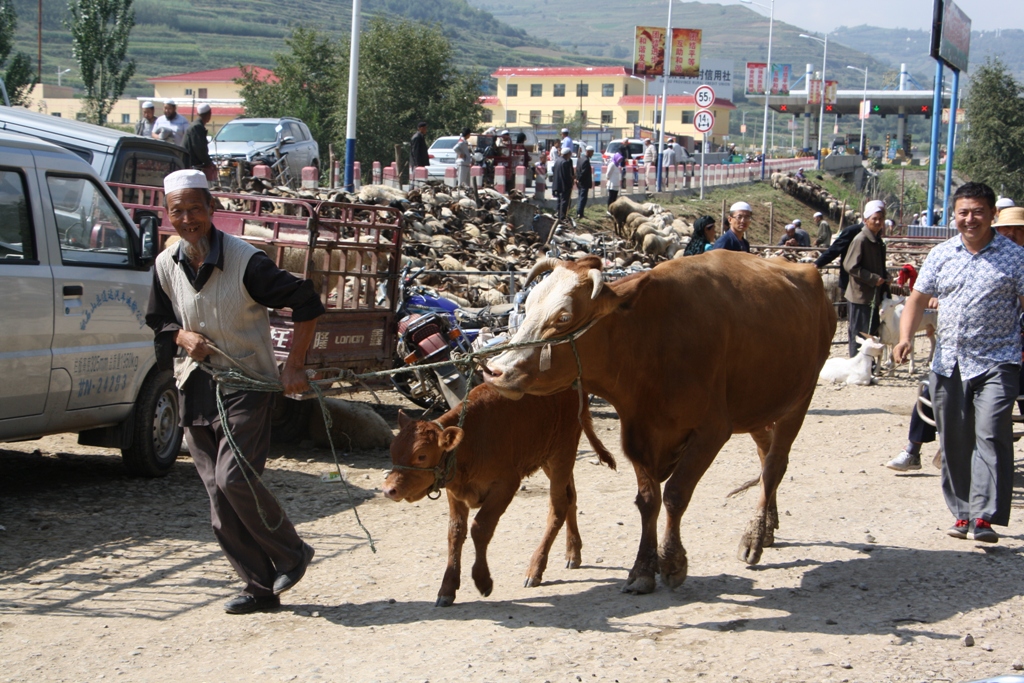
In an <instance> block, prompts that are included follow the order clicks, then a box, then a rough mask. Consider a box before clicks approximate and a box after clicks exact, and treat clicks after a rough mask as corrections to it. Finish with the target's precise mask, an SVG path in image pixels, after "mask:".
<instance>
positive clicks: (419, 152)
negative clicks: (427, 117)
mask: <svg viewBox="0 0 1024 683" xmlns="http://www.w3.org/2000/svg"><path fill="white" fill-rule="evenodd" d="M429 165H430V153H429V152H427V122H426V121H420V122H419V123H418V124H416V132H415V133H413V136H412V141H411V142H410V143H409V177H410V178H412V175H413V170H414V169H416V168H419V167H420V166H422V167H424V168H426V167H427V166H429Z"/></svg>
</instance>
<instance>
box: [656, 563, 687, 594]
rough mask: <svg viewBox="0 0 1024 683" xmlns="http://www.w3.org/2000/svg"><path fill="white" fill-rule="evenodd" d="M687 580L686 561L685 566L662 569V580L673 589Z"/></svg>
mask: <svg viewBox="0 0 1024 683" xmlns="http://www.w3.org/2000/svg"><path fill="white" fill-rule="evenodd" d="M684 581H686V562H683V566H682V567H680V568H679V569H676V570H675V571H668V572H666V571H664V570H663V571H662V572H661V582H662V583H663V584H665V585H666V586H668V587H669V589H671V590H675V589H676V588H679V587H680V586H682V585H683V582H684Z"/></svg>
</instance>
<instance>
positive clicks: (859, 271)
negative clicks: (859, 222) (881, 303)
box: [843, 226, 886, 304]
mask: <svg viewBox="0 0 1024 683" xmlns="http://www.w3.org/2000/svg"><path fill="white" fill-rule="evenodd" d="M843 268H844V269H845V270H846V271H847V272H848V273H849V274H850V282H849V283H848V284H847V286H846V290H845V292H846V300H847V301H849V302H851V303H855V304H870V303H871V302H872V300H875V301H876V302H877V297H878V294H879V293H880V292H879V291H878V290H879V285H878V284H877V283H878V279H879V278H882V279H883V280H884V279H885V278H886V270H885V242H883V241H882V237H881V235H876V234H875V233H873V232H871V230H870V229H868V227H867V226H864V228H862V229H861V231H860V232H859V233H858V234H857V235H856V236H855V237H854V238H853V241H852V242H850V248H849V249H848V250H847V252H846V256H845V257H844V258H843Z"/></svg>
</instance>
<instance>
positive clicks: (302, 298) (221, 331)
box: [146, 169, 324, 614]
mask: <svg viewBox="0 0 1024 683" xmlns="http://www.w3.org/2000/svg"><path fill="white" fill-rule="evenodd" d="M164 192H165V195H166V199H165V202H166V206H167V215H168V218H169V219H170V221H171V225H173V226H174V229H175V231H177V233H178V236H179V237H180V238H181V241H180V242H178V243H177V244H176V245H174V246H172V247H170V248H168V249H165V250H164V251H163V252H162V253H161V254H160V255H159V256H158V257H157V259H156V268H154V273H153V288H152V290H151V292H150V300H149V308H148V310H147V312H146V324H147V325H149V326H150V327H151V328H153V331H154V332H155V333H156V339H155V344H156V349H157V362H158V364H159V365H160V367H161V369H170V368H171V367H172V365H173V370H174V376H175V381H176V383H177V385H178V389H179V393H180V397H181V411H180V413H181V420H182V426H184V427H185V439H186V441H187V443H188V449H189V452H190V453H191V454H192V459H193V461H194V462H195V466H196V470H197V471H198V472H199V476H200V477H201V478H202V480H203V484H204V485H205V486H206V491H207V493H208V494H209V496H210V516H211V521H212V525H213V532H214V535H215V536H216V537H217V540H218V541H219V542H220V545H221V548H222V549H223V550H224V554H225V555H226V556H227V559H228V561H229V562H230V563H231V566H232V567H234V569H235V571H236V572H237V573H238V575H239V576H240V577H241V579H242V580H243V581H244V582H245V587H244V589H243V590H242V593H241V595H238V596H236V597H235V598H232V599H231V600H229V601H228V602H227V603H226V604H225V605H224V609H225V611H227V612H228V613H230V614H248V613H251V612H260V611H266V610H270V609H274V608H276V607H278V606H279V605H280V604H281V602H280V598H279V597H278V595H279V594H280V593H281V592H283V591H285V590H288V589H289V588H291V587H292V586H293V585H295V583H297V582H298V581H299V579H301V578H302V576H303V574H304V573H305V571H306V567H307V566H308V565H309V563H310V560H312V559H313V548H312V547H310V546H309V545H307V544H306V543H304V542H303V541H302V539H300V538H299V536H298V534H297V533H296V532H295V527H294V526H293V525H292V523H291V522H290V521H289V520H288V517H287V515H286V514H285V512H284V510H283V509H281V508H280V506H279V505H278V503H277V501H276V499H275V498H274V497H273V496H272V495H271V494H270V492H269V491H268V490H267V489H266V488H265V487H264V486H263V484H262V482H261V481H260V480H259V479H258V478H257V477H254V476H253V473H254V472H255V473H257V474H259V473H262V472H263V468H264V465H265V463H266V458H267V454H268V452H269V446H270V411H271V406H272V404H273V401H274V396H273V394H270V393H268V392H255V391H226V390H222V389H219V388H217V386H216V385H215V383H214V381H213V379H212V377H211V376H210V375H209V374H208V373H207V372H205V371H204V370H203V368H202V367H201V366H200V365H199V364H200V363H203V362H206V363H209V364H211V365H213V366H218V367H230V365H231V364H234V363H237V364H241V365H242V366H244V367H245V368H246V370H247V371H249V372H250V373H252V374H254V375H257V376H261V377H265V378H266V379H267V380H278V379H280V382H281V384H282V385H283V386H284V391H285V393H286V394H297V393H301V392H303V391H305V390H308V389H309V383H308V382H307V380H306V375H305V370H304V364H305V359H306V351H307V349H308V348H309V344H310V341H311V340H312V338H313V334H314V330H315V328H316V318H318V317H319V316H320V315H321V314H322V313H323V312H324V307H323V304H322V303H321V302H320V297H319V295H318V294H317V292H316V291H315V290H314V288H313V284H312V283H311V282H310V281H309V280H301V279H299V278H297V277H295V276H294V275H292V274H291V273H288V272H285V271H283V270H281V269H279V268H278V267H277V266H276V265H275V264H274V262H273V261H272V260H271V259H270V258H269V257H267V255H266V254H264V253H263V252H262V251H260V250H259V249H257V248H256V247H254V246H252V245H251V244H249V243H248V242H244V241H243V240H240V239H238V238H237V237H234V236H232V235H228V234H226V233H222V232H221V231H219V230H217V229H216V228H215V227H213V223H212V216H213V212H214V200H213V197H212V196H211V195H210V191H209V189H208V186H207V183H206V178H205V176H204V175H203V173H202V171H198V170H193V169H188V170H183V171H177V172H175V173H171V174H170V175H168V176H167V177H166V178H165V179H164ZM271 308H275V309H277V308H290V309H291V311H292V315H291V318H292V321H293V322H294V328H293V332H292V345H291V351H290V352H289V354H288V358H287V360H286V361H285V363H284V367H283V369H282V370H281V371H280V372H279V371H278V360H277V358H276V357H275V354H274V345H273V343H272V342H271V338H270V320H269V316H268V314H267V311H268V309H271ZM229 358H231V359H233V360H231V361H229V360H228V359H229ZM172 361H173V362H172ZM218 394H220V395H221V399H222V403H223V406H224V410H225V412H226V415H227V424H224V423H222V421H221V419H220V416H219V412H218V408H217V396H218ZM228 431H230V433H231V436H232V437H233V438H234V441H235V443H236V444H237V446H238V449H239V454H238V457H236V455H235V454H234V453H233V451H232V448H231V446H230V445H229V443H228V440H227V432H228ZM239 458H244V460H245V461H246V464H245V465H242V464H241V463H240V461H239ZM243 467H244V468H245V469H244V470H243ZM247 479H248V480H249V481H251V483H252V488H250V484H249V482H247ZM261 512H262V513H263V514H261Z"/></svg>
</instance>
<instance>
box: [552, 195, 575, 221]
mask: <svg viewBox="0 0 1024 683" xmlns="http://www.w3.org/2000/svg"><path fill="white" fill-rule="evenodd" d="M571 194H572V190H569V192H566V193H563V194H559V195H555V198H556V199H557V200H558V201H557V203H556V204H555V216H556V217H557V218H558V220H565V217H566V215H567V214H568V213H569V201H570V195H571Z"/></svg>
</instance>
